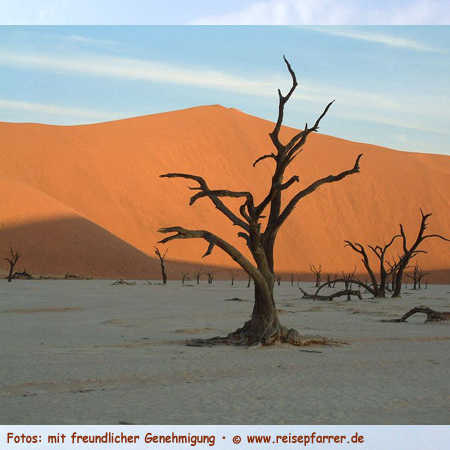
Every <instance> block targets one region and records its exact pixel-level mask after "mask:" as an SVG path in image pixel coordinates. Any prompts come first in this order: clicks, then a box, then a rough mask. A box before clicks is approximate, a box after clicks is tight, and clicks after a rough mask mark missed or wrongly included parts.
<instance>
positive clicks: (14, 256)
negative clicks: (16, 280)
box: [5, 247, 21, 283]
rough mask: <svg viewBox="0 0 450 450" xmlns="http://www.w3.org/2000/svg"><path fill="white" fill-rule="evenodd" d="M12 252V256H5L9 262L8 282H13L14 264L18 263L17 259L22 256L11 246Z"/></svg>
mask: <svg viewBox="0 0 450 450" xmlns="http://www.w3.org/2000/svg"><path fill="white" fill-rule="evenodd" d="M9 250H10V252H11V256H10V257H8V258H5V259H6V261H8V262H9V274H8V283H10V282H11V280H12V276H13V272H14V266H15V265H16V264H17V261H18V260H19V258H20V256H21V255H20V253H19V252H14V251H13V249H12V248H11V247H10V248H9Z"/></svg>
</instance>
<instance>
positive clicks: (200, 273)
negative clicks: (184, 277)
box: [192, 270, 203, 284]
mask: <svg viewBox="0 0 450 450" xmlns="http://www.w3.org/2000/svg"><path fill="white" fill-rule="evenodd" d="M192 275H193V276H194V278H195V281H196V282H197V284H200V278H201V276H202V275H203V271H202V270H197V271H196V272H192Z"/></svg>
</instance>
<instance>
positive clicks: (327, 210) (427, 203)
mask: <svg viewBox="0 0 450 450" xmlns="http://www.w3.org/2000/svg"><path fill="white" fill-rule="evenodd" d="M331 117H332V112H330V114H329V117H327V118H326V119H325V120H324V122H323V125H322V128H321V129H322V130H326V121H327V120H331ZM272 128H273V124H271V123H270V122H267V121H264V120H262V119H259V118H256V117H252V116H248V115H245V114H243V113H242V112H240V111H237V110H234V109H226V108H223V107H221V106H208V107H198V108H192V109H188V110H183V111H176V112H171V113H164V114H156V115H151V116H144V117H138V118H133V119H127V120H120V121H115V122H108V123H101V124H95V125H83V126H75V127H61V126H49V125H40V124H12V123H0V133H1V136H2V139H1V142H0V156H1V164H0V184H1V189H2V193H3V195H2V202H0V214H1V217H0V222H1V239H0V251H1V252H2V254H6V253H7V252H8V251H9V250H8V249H9V247H10V246H12V247H13V248H18V249H20V251H21V253H22V258H21V260H20V263H19V267H18V268H19V269H22V268H26V269H27V270H28V271H29V272H33V273H36V274H65V273H66V272H74V271H76V273H78V274H80V275H88V276H96V277H127V278H133V277H136V278H148V279H151V278H156V277H158V275H159V263H158V262H157V261H156V260H155V259H154V258H153V257H154V252H153V247H154V245H155V243H156V242H157V241H158V240H159V239H161V238H162V236H161V235H158V233H157V229H158V228H160V227H164V226H175V225H180V226H184V227H186V228H194V229H196V228H197V229H199V228H201V229H209V230H211V231H213V232H215V233H217V234H219V235H220V236H222V237H225V238H227V239H230V240H231V241H232V242H233V243H235V244H236V245H239V246H240V247H241V248H243V251H244V252H245V249H244V246H243V241H242V239H239V238H237V237H236V234H237V231H238V230H237V229H236V227H233V226H232V225H231V224H230V223H229V222H228V220H227V219H226V218H224V217H223V216H222V215H221V214H220V213H219V212H218V211H217V210H215V209H214V207H213V205H212V204H211V202H210V201H209V200H208V199H201V200H199V201H198V202H197V203H195V204H194V205H193V206H189V205H188V203H189V197H190V196H191V195H193V194H194V193H195V191H190V190H189V189H187V186H193V185H195V184H193V183H189V182H187V181H186V180H168V179H161V178H159V175H160V174H163V173H167V172H187V173H192V174H196V175H201V176H203V177H204V178H205V179H206V180H207V182H208V184H209V186H210V187H211V188H213V189H223V188H226V189H232V190H251V191H252V192H254V193H255V196H256V198H257V199H261V198H262V196H263V195H264V194H265V193H266V192H267V189H268V182H269V180H270V176H271V169H272V165H273V161H271V160H265V161H262V162H261V163H259V164H258V165H257V166H256V167H255V168H253V167H252V163H253V162H254V161H255V159H256V158H257V157H259V156H261V155H263V154H265V153H270V152H271V151H272V144H271V142H270V139H269V137H268V133H269V131H270V130H271V129H272ZM294 132H295V130H293V129H285V130H283V137H284V138H288V137H289V136H291V135H292V134H293V133H294ZM368 140H370V136H368ZM359 153H364V156H363V159H362V161H361V173H359V174H356V175H352V176H350V177H347V178H346V179H344V180H342V181H340V182H338V183H333V184H329V185H326V186H322V187H321V188H320V189H319V190H317V191H316V192H314V193H313V194H312V195H310V196H309V197H307V198H305V199H304V200H303V201H302V202H301V203H299V205H298V206H297V208H296V210H295V211H294V213H293V214H292V216H291V217H290V219H289V220H288V222H287V223H286V225H285V227H284V228H282V230H281V232H280V233H279V237H278V241H277V247H276V268H277V271H278V272H280V273H281V272H283V273H290V272H295V273H308V272H309V265H310V263H312V264H315V265H316V266H317V265H319V264H322V267H323V271H324V273H326V272H332V273H335V272H340V271H341V270H346V271H349V270H353V268H354V265H355V264H357V265H358V267H360V266H361V264H360V262H359V258H358V257H357V256H356V255H354V254H353V253H352V252H351V251H350V250H349V249H348V248H347V249H346V248H344V247H343V240H344V239H351V240H355V241H358V242H361V243H364V244H367V243H369V244H382V243H384V242H385V241H387V240H389V239H390V238H391V237H392V236H393V235H394V234H396V233H397V232H398V224H399V223H400V222H401V223H403V225H404V227H405V230H406V232H407V234H408V235H409V236H411V237H412V236H413V235H415V234H416V233H417V230H418V226H419V222H420V212H419V208H422V209H423V210H424V211H425V212H433V216H432V217H431V219H430V221H429V229H428V231H429V232H430V233H431V232H433V233H440V234H444V235H447V236H450V227H449V223H450V209H449V200H448V198H449V192H450V189H449V188H450V158H449V157H447V156H439V155H429V154H416V153H406V152H400V151H394V150H389V149H385V148H380V147H376V146H372V145H367V144H361V143H354V142H349V141H345V140H342V139H337V138H334V137H330V136H325V135H319V134H316V135H313V136H310V138H309V141H308V143H307V145H306V146H305V149H304V151H303V153H302V154H301V155H299V157H298V158H297V159H296V160H295V162H294V163H293V164H292V166H291V168H290V171H289V174H288V175H289V176H290V175H293V174H297V175H299V177H300V183H298V184H296V185H294V186H292V187H291V188H290V189H289V190H288V191H286V197H289V198H290V196H291V195H292V194H294V193H295V192H296V191H297V190H299V189H301V188H302V187H305V186H307V185H308V184H309V183H311V182H313V181H314V180H315V179H317V178H320V177H323V176H326V175H329V174H336V173H339V172H341V171H343V170H346V169H349V168H351V167H353V164H354V161H355V158H356V156H357V155H358V154H359ZM229 204H230V205H232V206H233V207H236V210H237V207H238V206H239V204H240V202H239V201H231V202H229ZM163 247H164V248H165V246H163ZM169 247H170V250H169V254H168V263H167V265H168V269H169V273H170V275H171V276H172V277H173V278H176V277H178V276H179V272H180V270H182V269H183V270H186V269H189V268H191V270H194V269H196V268H197V267H199V266H200V265H201V264H203V265H206V266H211V267H212V266H220V267H223V269H221V271H222V277H227V276H228V275H227V272H228V270H229V268H230V267H233V266H232V264H231V261H230V259H229V258H228V257H227V255H225V254H223V253H222V252H221V250H220V249H216V250H214V252H213V254H212V255H210V256H208V258H206V259H204V260H201V255H203V253H204V252H205V250H206V247H207V245H206V243H204V242H201V241H192V240H191V241H174V242H171V243H170V245H169ZM423 248H424V249H425V250H428V252H429V253H428V254H423V255H422V254H421V255H419V257H418V259H417V260H418V261H419V263H420V265H421V266H422V267H423V268H424V269H425V270H426V271H432V272H436V273H435V274H434V281H438V282H450V279H449V277H448V275H449V273H450V244H447V243H444V242H443V241H439V240H429V241H427V242H426V243H425V244H424V247H423ZM395 254H396V253H395ZM175 262H177V264H175ZM4 263H5V264H6V261H5V262H4ZM171 264H172V266H171ZM2 267H3V268H5V265H4V264H3V266H2ZM437 271H439V273H438V274H437Z"/></svg>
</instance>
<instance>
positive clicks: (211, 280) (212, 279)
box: [206, 270, 216, 284]
mask: <svg viewBox="0 0 450 450" xmlns="http://www.w3.org/2000/svg"><path fill="white" fill-rule="evenodd" d="M215 273H216V272H215V270H211V271H209V272H206V275H208V284H212V282H213V281H214V274H215Z"/></svg>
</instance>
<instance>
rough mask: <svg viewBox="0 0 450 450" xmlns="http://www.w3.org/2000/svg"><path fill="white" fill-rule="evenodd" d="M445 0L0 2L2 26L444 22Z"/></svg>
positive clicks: (449, 13) (449, 9)
mask: <svg viewBox="0 0 450 450" xmlns="http://www.w3.org/2000/svg"><path fill="white" fill-rule="evenodd" d="M449 21H450V6H449V2H448V0H395V1H394V0H0V24H4V25H12V24H28V25H35V24H47V25H52V24H86V25H88V24H89V25H92V24H129V25H155V24H158V25H169V24H176V25H182V24H214V25H217V24H226V25H232V24H233V25H234V24H246V25H250V24H253V25H275V24H278V25H281V24H283V25H288V24H291V25H292V24H295V25H299V24H309V25H338V24H339V25H348V24H353V25H355V24H361V25H362V24H374V25H375V24H383V25H387V24H396V25H398V24H405V25H406V24H416V25H421V24H434V25H438V24H447V23H449Z"/></svg>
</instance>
